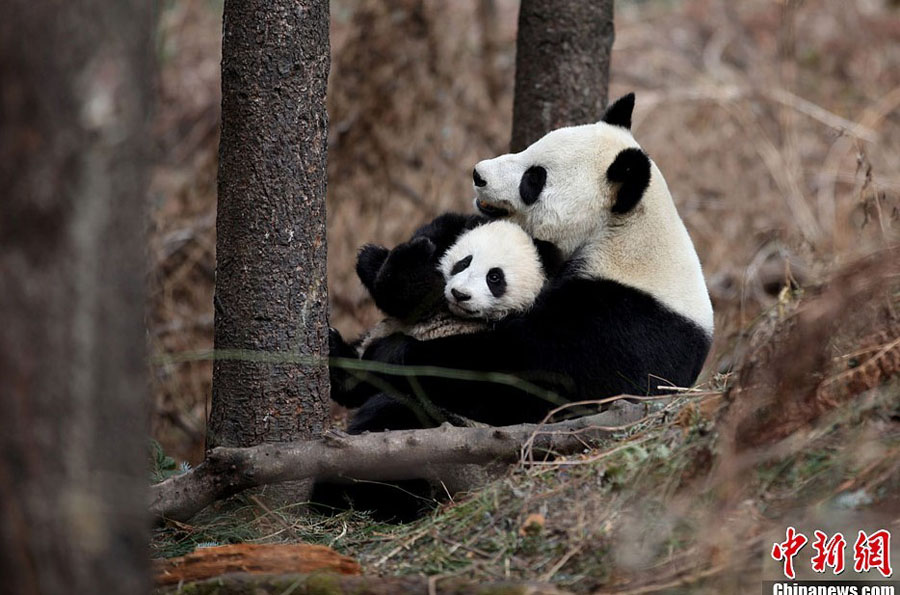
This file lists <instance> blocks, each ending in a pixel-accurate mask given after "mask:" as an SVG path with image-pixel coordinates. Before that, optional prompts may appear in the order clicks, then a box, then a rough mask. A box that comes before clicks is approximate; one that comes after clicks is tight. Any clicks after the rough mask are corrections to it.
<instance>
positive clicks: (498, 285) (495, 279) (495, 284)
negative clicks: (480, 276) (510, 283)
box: [485, 267, 506, 298]
mask: <svg viewBox="0 0 900 595" xmlns="http://www.w3.org/2000/svg"><path fill="white" fill-rule="evenodd" d="M485 280H486V281H487V286H488V289H490V290H491V293H492V294H493V296H494V297H496V298H498V297H502V296H503V294H504V293H506V275H504V274H503V269H501V268H498V267H494V268H492V269H491V270H489V271H488V272H487V275H486V276H485Z"/></svg>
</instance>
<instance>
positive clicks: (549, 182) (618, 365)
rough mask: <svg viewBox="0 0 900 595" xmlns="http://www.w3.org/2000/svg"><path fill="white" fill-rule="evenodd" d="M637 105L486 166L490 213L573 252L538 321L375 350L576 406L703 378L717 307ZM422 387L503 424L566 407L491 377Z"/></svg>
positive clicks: (480, 183) (544, 297)
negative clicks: (531, 388) (645, 142)
mask: <svg viewBox="0 0 900 595" xmlns="http://www.w3.org/2000/svg"><path fill="white" fill-rule="evenodd" d="M633 108H634V95H633V94H629V95H626V96H624V97H622V98H621V99H619V100H618V101H616V102H615V103H613V104H612V105H611V106H610V107H609V109H608V110H607V111H606V113H605V114H604V116H603V118H602V120H601V121H600V122H597V123H596V124H588V125H582V126H573V127H567V128H561V129H558V130H554V131H552V132H550V133H548V134H547V135H546V136H544V137H543V138H541V139H540V140H538V141H536V142H535V143H534V144H532V145H531V146H529V147H528V148H527V149H525V150H524V151H522V152H520V153H514V154H507V155H502V156H500V157H496V158H494V159H488V160H485V161H482V162H480V163H478V164H477V165H476V166H475V169H474V171H473V180H474V185H475V193H476V198H475V206H476V207H477V208H478V210H479V211H480V212H481V213H483V214H484V215H486V216H488V217H491V218H509V219H511V220H512V221H514V222H516V223H517V224H519V225H520V226H522V227H523V228H524V229H525V230H526V231H527V232H528V233H529V234H531V235H532V236H533V237H534V238H536V239H539V240H544V241H547V242H551V243H553V244H554V245H556V246H557V247H558V248H559V249H560V250H561V251H562V253H563V256H564V258H565V264H564V266H563V267H562V270H561V272H560V273H558V274H557V275H556V276H555V278H554V279H553V280H552V281H551V282H550V283H549V284H548V286H547V287H546V288H545V289H544V291H542V293H541V294H540V295H539V297H538V298H537V300H536V302H535V304H534V306H533V307H532V308H531V309H530V310H529V311H528V312H527V313H526V314H525V315H523V316H520V317H515V318H512V319H510V320H508V321H501V322H499V323H498V324H496V325H494V326H493V327H492V328H491V329H489V330H485V331H482V332H478V333H472V334H466V335H458V336H452V337H444V338H439V339H434V340H428V341H420V340H417V339H414V338H412V337H409V336H406V335H402V334H395V335H392V336H390V337H386V338H383V339H379V340H377V341H375V342H373V344H372V345H371V346H370V347H369V348H368V349H367V350H366V353H365V355H364V357H365V358H366V359H372V360H376V361H382V362H386V363H392V364H404V365H413V366H423V365H427V366H437V367H442V368H452V369H461V370H474V371H484V372H498V371H499V372H506V373H509V374H513V375H515V376H518V377H521V378H524V379H526V380H529V381H531V382H533V383H535V384H538V385H540V386H542V387H544V388H547V389H550V390H552V391H554V392H556V393H557V394H559V395H560V396H561V397H563V399H565V400H570V401H579V400H589V399H599V398H604V397H609V396H613V395H617V394H640V395H645V394H659V393H660V392H664V390H665V389H664V388H661V387H665V386H690V385H691V384H692V383H693V382H694V381H695V380H696V379H697V376H698V375H699V373H700V370H701V367H702V366H703V362H704V360H705V358H706V356H707V354H708V351H709V348H710V344H711V340H712V332H713V312H712V305H711V303H710V299H709V294H708V292H707V289H706V285H705V282H704V279H703V273H702V271H701V268H700V261H699V259H698V258H697V254H696V251H695V250H694V246H693V244H692V242H691V239H690V237H689V236H688V233H687V230H686V229H685V227H684V224H683V223H682V221H681V218H680V217H679V216H678V212H677V211H676V209H675V205H674V203H673V201H672V197H671V194H670V193H669V189H668V187H667V185H666V182H665V180H664V179H663V176H662V174H661V173H660V171H659V169H658V168H657V167H656V165H655V164H654V163H653V162H652V161H651V160H650V158H649V157H648V156H647V155H646V153H644V151H643V150H642V149H641V147H640V145H638V143H637V142H636V141H635V139H634V137H633V136H632V134H631V115H632V111H633ZM392 381H393V383H394V385H395V387H396V388H397V389H398V390H399V391H401V392H402V391H406V392H408V393H411V391H412V389H411V387H409V386H408V385H406V384H405V381H404V380H403V379H397V378H394V379H393V380H392ZM417 382H418V384H419V386H420V387H421V390H422V392H424V394H426V395H428V397H429V398H430V399H431V400H432V402H433V403H434V404H435V405H436V406H438V407H440V408H442V409H444V410H447V411H451V412H453V413H455V414H458V415H460V416H463V417H466V418H469V419H474V420H477V421H481V422H485V423H488V424H492V425H506V424H514V423H521V422H536V421H539V420H541V419H542V418H544V416H545V415H546V414H547V413H548V412H549V411H550V410H551V409H552V408H554V407H555V406H556V405H557V403H556V402H554V401H553V400H552V399H547V398H545V397H543V396H538V395H535V394H533V393H530V392H523V391H522V390H521V389H519V388H517V387H515V386H511V385H507V384H496V383H492V382H489V381H473V380H459V379H450V378H438V377H433V376H432V377H418V378H417Z"/></svg>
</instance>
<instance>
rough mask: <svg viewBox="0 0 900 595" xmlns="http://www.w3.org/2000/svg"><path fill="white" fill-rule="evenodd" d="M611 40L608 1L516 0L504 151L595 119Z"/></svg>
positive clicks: (603, 89)
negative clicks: (513, 70)
mask: <svg viewBox="0 0 900 595" xmlns="http://www.w3.org/2000/svg"><path fill="white" fill-rule="evenodd" d="M614 39H615V30H614V29H613V0H522V3H521V6H520V7H519V32H518V37H517V39H516V87H515V99H514V102H513V133H512V141H511V142H510V150H512V151H521V150H522V149H524V148H525V147H527V146H528V145H530V144H531V143H533V142H534V141H536V140H537V139H539V138H540V137H542V136H543V135H544V134H546V133H547V132H549V131H551V130H553V129H555V128H559V127H561V126H571V125H574V124H589V123H591V122H596V121H597V120H599V119H600V116H601V115H602V114H603V109H604V108H605V107H606V99H607V93H608V92H609V58H610V53H611V51H612V45H613V40H614Z"/></svg>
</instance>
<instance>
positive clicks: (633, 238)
mask: <svg viewBox="0 0 900 595" xmlns="http://www.w3.org/2000/svg"><path fill="white" fill-rule="evenodd" d="M629 147H638V148H639V147H640V146H639V145H638V143H637V141H635V140H634V137H633V136H632V135H631V132H630V131H629V130H627V129H626V128H623V127H621V126H611V125H609V124H607V123H605V122H598V123H596V124H586V125H583V126H572V127H569V128H560V129H558V130H554V131H552V132H549V133H548V134H547V135H545V136H544V137H543V138H541V139H540V140H538V141H537V142H535V143H534V144H532V145H531V146H530V147H528V148H527V149H525V150H524V151H522V152H520V153H511V154H507V155H501V156H499V157H496V158H494V159H488V160H485V161H482V162H480V163H479V164H478V165H477V166H476V169H477V170H478V174H479V175H480V176H481V177H482V178H483V179H484V180H485V181H486V185H485V186H483V187H477V186H476V187H475V192H476V198H475V201H476V204H478V203H479V202H482V203H486V204H488V205H491V206H495V207H501V208H504V209H506V210H508V211H509V212H510V213H511V215H510V218H511V220H512V221H515V222H516V223H518V224H519V225H521V226H522V227H523V228H524V229H525V230H526V231H528V232H529V233H530V234H531V235H533V236H534V237H535V238H538V239H541V240H547V241H550V242H553V243H554V244H556V245H557V246H558V247H559V249H560V250H561V251H562V252H563V255H564V256H565V257H566V258H568V257H569V256H572V255H573V254H575V252H576V251H577V252H578V254H579V256H581V257H582V258H584V259H585V274H586V275H588V276H590V277H601V278H606V279H611V280H614V281H618V282H619V283H622V284H624V285H629V286H631V287H635V288H637V289H640V290H643V291H645V292H647V293H649V294H650V295H652V296H653V297H655V298H656V299H658V300H659V301H660V302H662V303H663V304H664V305H665V306H667V307H668V308H670V309H672V310H673V311H675V312H677V313H679V314H681V315H683V316H685V317H687V318H688V319H690V320H692V321H694V322H696V323H697V324H698V325H700V326H701V327H702V328H703V329H704V330H705V331H707V332H708V333H710V334H712V331H713V312H712V303H711V302H710V299H709V293H708V291H707V289H706V283H705V281H704V279H703V271H702V270H701V268H700V260H699V259H698V258H697V252H696V251H695V250H694V245H693V243H692V242H691V238H690V236H688V233H687V229H685V227H684V223H683V222H682V221H681V218H680V217H679V216H678V212H677V211H676V209H675V204H674V202H673V201H672V196H671V194H670V193H669V189H668V187H667V186H666V181H665V179H664V178H663V176H662V173H660V171H659V169H658V168H657V167H656V164H654V163H652V162H651V177H650V185H649V187H648V188H647V190H646V192H645V193H644V196H643V198H642V199H641V200H640V202H639V203H638V205H637V207H635V209H634V210H633V211H632V212H631V213H627V214H625V215H615V214H613V213H612V212H611V210H610V209H611V207H612V203H613V202H614V197H615V194H614V191H615V188H614V187H613V186H612V185H610V184H609V182H608V181H607V179H606V170H607V168H608V167H609V166H610V164H611V163H612V162H613V160H614V159H615V158H616V156H617V155H618V154H619V153H620V152H621V151H622V150H623V149H626V148H629ZM533 165H540V166H543V167H544V168H545V169H546V170H547V181H546V184H545V186H544V189H543V191H542V192H541V195H540V197H539V198H538V200H537V202H535V203H534V204H532V205H525V204H524V203H523V202H522V200H521V198H520V196H519V182H520V180H521V178H522V174H523V173H524V172H525V170H526V169H528V168H529V167H531V166H533Z"/></svg>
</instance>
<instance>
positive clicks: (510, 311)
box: [332, 220, 561, 433]
mask: <svg viewBox="0 0 900 595" xmlns="http://www.w3.org/2000/svg"><path fill="white" fill-rule="evenodd" d="M560 260H561V255H559V254H558V253H557V251H555V249H554V248H553V247H552V245H549V244H547V243H543V242H541V243H535V241H534V240H533V239H532V238H531V236H529V235H528V234H527V233H526V232H525V231H524V230H523V229H522V228H521V227H519V226H518V225H516V224H515V223H512V222H510V221H502V220H500V221H493V222H488V223H483V224H481V225H479V226H477V227H475V228H474V229H471V230H468V231H464V232H463V233H462V235H460V236H459V238H457V240H456V242H455V243H454V244H453V245H452V246H450V247H449V248H448V249H447V250H446V251H445V252H444V253H443V255H442V256H441V257H440V259H439V260H438V263H437V266H436V267H435V268H436V269H437V271H438V272H439V273H440V275H441V277H442V279H443V284H444V288H443V301H442V303H441V305H440V307H438V308H436V309H434V311H433V312H431V313H429V314H427V315H426V316H424V317H423V318H420V319H418V320H415V321H413V322H410V321H408V320H404V319H401V318H398V317H393V316H388V317H386V318H385V319H384V320H382V321H381V322H380V323H379V324H377V325H376V326H375V327H374V328H372V329H371V330H370V331H369V332H368V333H366V334H365V335H364V336H363V337H362V338H361V339H359V340H358V341H357V342H356V343H355V344H354V345H353V346H346V347H343V348H336V346H335V342H336V341H337V342H338V343H339V342H340V341H341V339H340V338H339V337H334V336H333V337H332V353H335V352H336V351H338V352H341V351H342V354H344V355H345V356H346V355H355V356H357V357H358V356H362V355H363V354H364V353H365V351H366V349H367V348H368V347H369V346H370V345H371V344H372V343H373V342H374V341H376V340H378V339H381V338H383V337H387V336H389V335H392V334H394V333H403V334H405V335H408V336H410V337H414V338H415V339H417V340H420V341H424V340H431V339H437V338H440V337H447V336H451V335H461V334H469V333H477V332H481V331H485V330H487V329H489V328H490V326H491V325H492V324H493V323H496V322H498V321H500V320H503V319H507V318H508V317H510V316H513V315H520V314H524V313H525V312H527V311H528V310H529V309H530V308H531V306H532V305H533V304H534V301H535V299H536V298H537V296H538V295H539V293H540V292H541V289H542V288H543V287H544V284H545V282H546V280H547V273H546V269H550V270H553V268H555V266H557V264H558V262H559V261H560ZM351 349H352V353H351V352H350V350H351ZM333 377H334V375H333ZM332 384H333V387H332V392H333V394H332V398H333V399H334V400H335V401H337V402H338V403H340V404H342V405H344V406H347V407H358V406H360V405H363V404H364V403H365V402H366V400H367V399H368V398H369V397H371V396H372V395H373V394H375V393H376V392H378V391H377V389H376V388H375V387H374V386H370V385H368V384H367V383H365V382H359V379H357V378H353V377H352V376H351V377H350V378H345V379H344V380H343V382H340V381H337V382H333V383H332ZM382 398H383V399H388V397H382ZM417 413H418V414H419V415H420V416H421V411H420V412H417ZM430 414H431V416H432V417H439V418H441V419H435V420H433V421H436V422H438V423H439V422H440V421H443V420H444V419H447V416H445V415H441V412H439V411H436V410H432V411H430ZM405 417H406V416H401V418H405ZM420 421H421V420H420ZM451 421H453V422H454V423H460V418H458V417H451ZM377 423H378V422H377V421H376V420H372V419H369V418H368V417H367V416H366V414H365V411H363V412H362V415H361V416H360V415H357V416H356V417H355V418H354V419H353V420H352V421H351V424H350V430H351V433H355V432H354V430H355V429H356V428H359V430H360V431H364V430H372V429H388V428H391V429H398V428H397V427H395V426H396V425H397V424H396V420H389V421H387V422H385V423H386V425H385V427H384V428H378V427H377ZM372 424H376V425H375V426H374V427H373V426H372ZM429 425H430V424H429Z"/></svg>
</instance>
